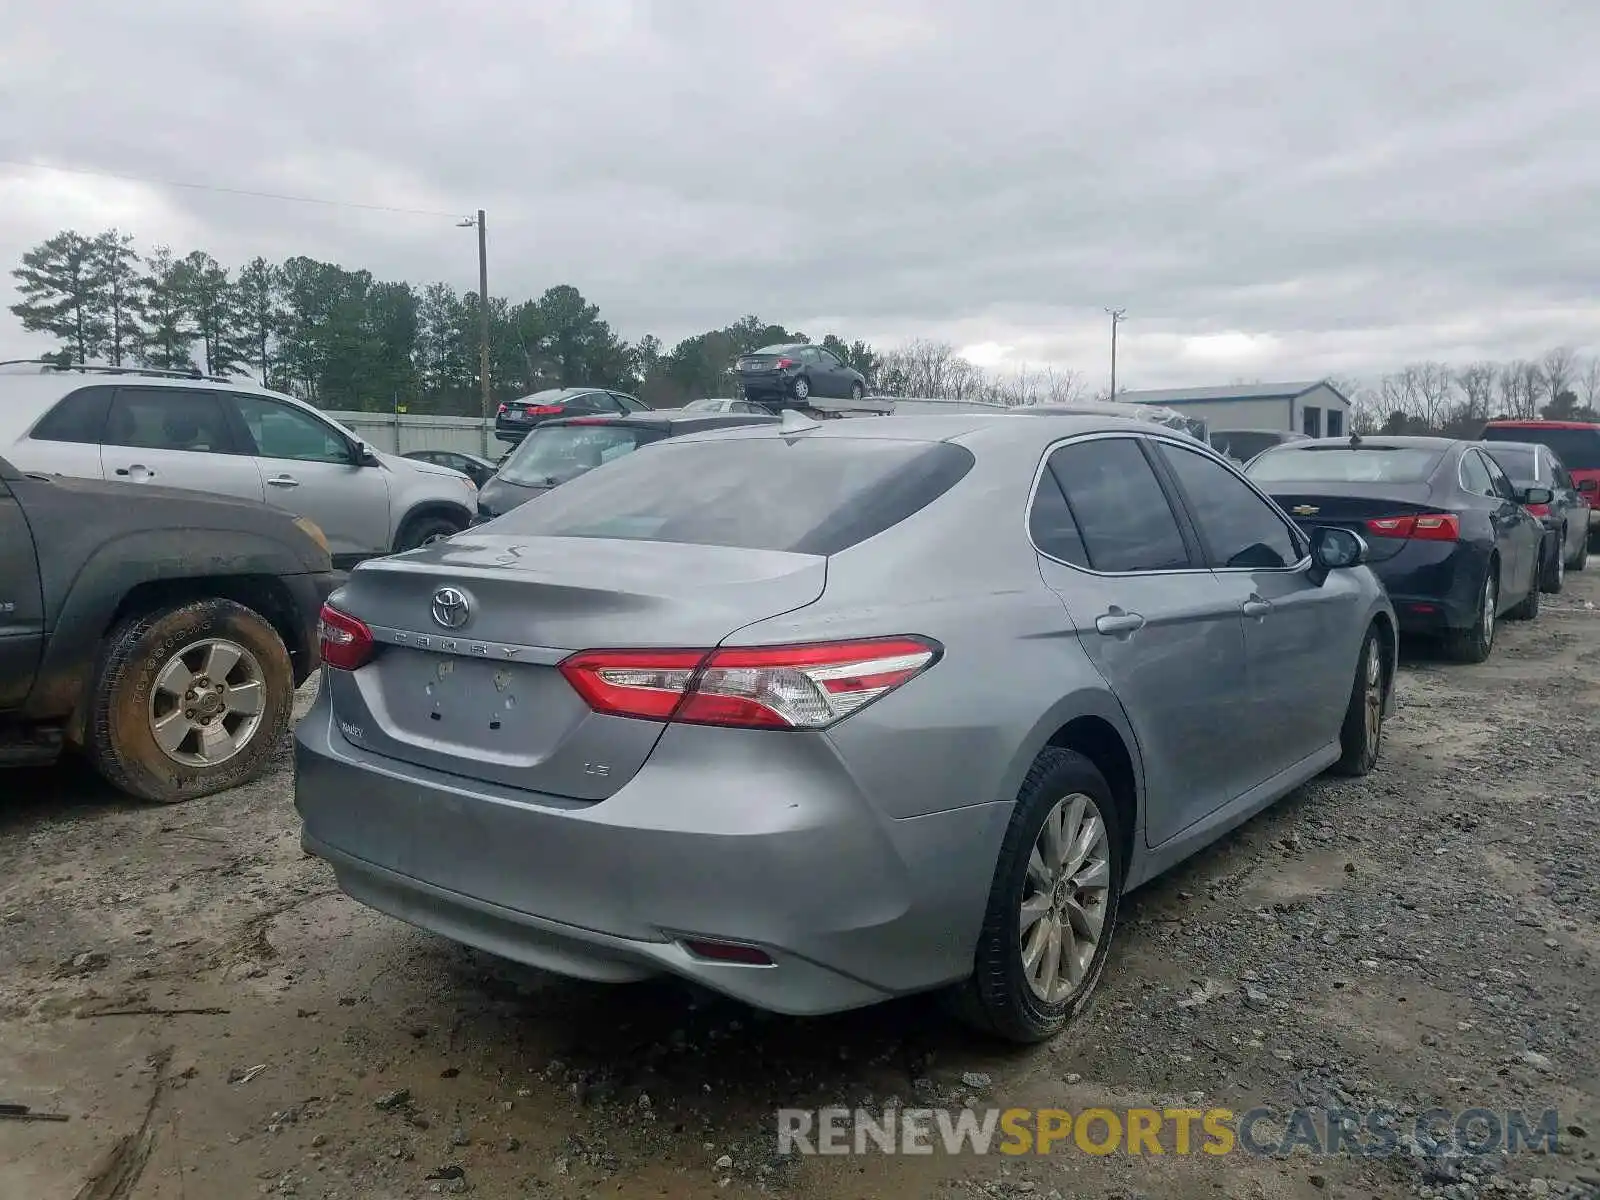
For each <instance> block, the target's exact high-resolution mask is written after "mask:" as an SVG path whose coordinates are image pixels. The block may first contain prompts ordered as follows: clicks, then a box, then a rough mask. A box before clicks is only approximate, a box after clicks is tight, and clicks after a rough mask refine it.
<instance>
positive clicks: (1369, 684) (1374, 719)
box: [1362, 638, 1383, 755]
mask: <svg viewBox="0 0 1600 1200" xmlns="http://www.w3.org/2000/svg"><path fill="white" fill-rule="evenodd" d="M1362 707H1363V709H1364V712H1363V720H1364V721H1365V722H1366V726H1367V750H1368V753H1370V754H1373V755H1376V754H1377V752H1378V740H1379V739H1380V738H1382V737H1383V659H1382V655H1381V653H1380V650H1379V645H1378V639H1377V638H1373V639H1372V640H1371V641H1370V642H1368V643H1367V662H1366V680H1365V684H1364V693H1363V696H1362Z"/></svg>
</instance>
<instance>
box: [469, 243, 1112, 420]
mask: <svg viewBox="0 0 1600 1200" xmlns="http://www.w3.org/2000/svg"><path fill="white" fill-rule="evenodd" d="M478 216H479V217H480V218H481V217H482V216H483V214H482V213H479V214H478ZM1106 312H1107V313H1109V314H1110V315H1111V396H1110V398H1111V399H1112V400H1115V399H1116V398H1117V326H1118V325H1121V324H1122V323H1123V322H1124V321H1126V320H1127V319H1128V310H1127V309H1125V308H1108V309H1106Z"/></svg>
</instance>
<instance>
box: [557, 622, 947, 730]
mask: <svg viewBox="0 0 1600 1200" xmlns="http://www.w3.org/2000/svg"><path fill="white" fill-rule="evenodd" d="M939 653H940V650H939V646H938V645H937V643H934V642H931V641H928V640H926V639H924V638H920V637H910V636H905V637H890V638H870V639H863V640H860V641H848V642H820V643H814V644H810V645H802V646H753V647H748V648H741V649H728V650H586V651H582V652H580V653H578V654H574V655H573V656H572V657H570V658H568V659H567V660H566V661H565V662H563V663H562V664H561V673H562V674H563V675H564V676H566V678H567V681H568V682H569V683H570V684H571V685H572V687H573V689H574V690H575V691H577V693H578V694H579V695H580V696H582V697H583V698H584V700H585V701H586V702H587V703H588V704H589V707H590V708H592V709H593V710H594V711H595V712H599V713H607V714H609V715H612V716H619V717H636V718H640V719H643V720H652V721H669V720H670V721H674V722H680V723H685V724H691V725H722V726H731V727H735V728H742V729H823V728H826V727H827V726H829V725H832V724H833V723H834V722H835V721H839V720H842V719H843V718H845V717H847V716H849V715H850V714H851V713H853V712H855V711H857V710H858V709H860V708H861V707H863V706H864V705H866V704H870V703H871V702H872V701H874V700H876V699H877V698H878V697H880V696H882V695H884V694H886V693H887V692H891V691H893V690H894V689H895V688H897V687H900V686H901V685H902V684H905V683H907V682H909V681H910V680H912V679H914V678H916V677H917V676H918V675H920V674H921V673H922V672H923V671H925V670H927V669H928V668H929V667H930V666H932V665H933V664H934V662H936V661H937V660H938V657H939Z"/></svg>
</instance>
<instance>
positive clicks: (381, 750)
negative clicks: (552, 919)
mask: <svg viewBox="0 0 1600 1200" xmlns="http://www.w3.org/2000/svg"><path fill="white" fill-rule="evenodd" d="M826 576H827V560H826V559H825V558H822V557H818V556H814V555H805V554H789V553H782V552H776V551H762V550H744V549H733V548H725V547H716V546H697V545H683V544H674V543H663V542H649V541H624V540H610V539H591V538H540V537H517V536H511V535H504V534H494V533H490V532H487V531H485V532H482V533H474V532H467V533H462V534H458V535H457V536H456V537H454V538H452V539H450V540H449V541H448V542H441V543H438V544H437V545H435V546H431V547H428V548H426V549H424V550H421V551H415V552H413V553H411V554H405V555H397V556H395V557H392V558H387V559H380V560H375V561H372V562H368V563H365V564H363V565H362V566H361V567H360V568H358V569H357V570H355V571H354V572H352V573H351V577H350V581H349V582H348V583H347V584H346V585H345V587H344V588H343V589H342V590H341V591H340V592H339V594H338V597H337V601H336V603H337V607H339V608H340V609H341V610H343V611H345V612H348V613H350V614H351V615H352V616H354V617H357V618H359V619H360V620H361V621H364V622H365V623H366V624H367V625H368V626H369V627H370V628H371V629H372V632H373V636H374V638H375V639H376V641H377V642H378V649H377V652H376V653H375V655H374V656H373V658H372V659H371V660H370V661H369V662H368V663H367V664H366V665H364V666H362V667H361V668H360V669H359V670H357V671H354V672H344V671H333V672H330V675H331V680H332V687H333V700H334V711H335V715H336V717H337V719H338V721H339V723H340V726H341V728H342V729H344V730H345V733H346V736H347V737H350V738H351V740H353V741H355V742H356V743H357V744H359V745H360V746H362V747H363V748H364V749H366V750H369V751H372V752H374V753H377V754H382V755H386V756H389V757H392V758H396V759H401V760H403V761H406V762H411V763H415V764H417V765H419V766H424V767H429V768H433V769H436V770H442V771H449V772H453V773H457V774H463V775H470V776H472V777H474V778H480V779H486V780H490V781H493V782H496V783H501V784H505V785H507V786H511V787H517V788H525V789H528V790H532V791H539V792H544V793H548V794H551V795H555V796H562V797H566V798H570V799H577V800H589V801H595V800H603V799H605V798H606V797H607V796H609V795H611V794H612V793H613V792H615V791H616V790H617V789H618V788H620V787H622V786H623V785H624V784H626V783H627V782H628V781H629V780H630V779H631V778H632V777H633V776H634V774H635V773H636V772H637V771H638V770H639V768H640V767H641V766H643V765H644V762H645V760H646V759H647V758H648V757H649V754H650V751H651V750H652V749H653V748H654V746H655V743H656V739H657V738H658V737H659V736H660V733H661V730H662V729H663V728H664V725H663V724H662V723H661V722H655V721H644V720H637V719H634V718H628V717H616V716H606V715H601V714H596V713H594V712H591V711H590V709H589V706H588V705H587V704H586V703H585V702H584V701H583V699H582V698H581V697H580V696H579V695H578V693H577V692H575V691H574V690H573V689H572V687H571V685H570V684H568V682H567V680H566V679H565V677H564V676H562V674H561V673H560V671H559V669H558V664H559V663H560V662H561V661H562V660H563V659H565V658H566V657H568V656H569V655H571V654H572V653H573V652H575V651H578V650H589V649H602V648H652V647H663V648H665V647H672V648H706V649H709V648H711V647H714V646H716V645H717V644H718V643H719V642H720V641H722V640H723V639H724V638H725V637H727V636H728V635H729V634H730V633H732V632H734V631H735V630H736V629H739V628H741V627H742V626H745V625H748V624H750V623H751V622H753V621H758V620H761V619H764V618H767V617H772V616H777V615H779V614H781V613H785V612H789V611H791V610H793V609H796V608H800V607H803V606H804V605H807V604H810V603H812V602H813V601H814V600H816V599H817V597H818V596H820V595H821V594H822V589H823V585H824V582H825V580H826ZM352 730H354V731H355V732H354V734H352V732H351V731H352Z"/></svg>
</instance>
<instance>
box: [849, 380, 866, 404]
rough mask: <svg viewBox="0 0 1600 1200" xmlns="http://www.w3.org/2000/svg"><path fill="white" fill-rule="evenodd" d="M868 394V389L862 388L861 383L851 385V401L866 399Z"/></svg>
mask: <svg viewBox="0 0 1600 1200" xmlns="http://www.w3.org/2000/svg"><path fill="white" fill-rule="evenodd" d="M866 394H867V389H866V388H864V387H862V386H861V385H860V384H859V383H852V384H851V385H850V399H852V400H860V399H862V398H863V397H865V396H866Z"/></svg>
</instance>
